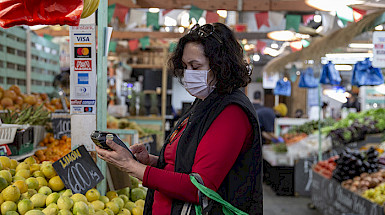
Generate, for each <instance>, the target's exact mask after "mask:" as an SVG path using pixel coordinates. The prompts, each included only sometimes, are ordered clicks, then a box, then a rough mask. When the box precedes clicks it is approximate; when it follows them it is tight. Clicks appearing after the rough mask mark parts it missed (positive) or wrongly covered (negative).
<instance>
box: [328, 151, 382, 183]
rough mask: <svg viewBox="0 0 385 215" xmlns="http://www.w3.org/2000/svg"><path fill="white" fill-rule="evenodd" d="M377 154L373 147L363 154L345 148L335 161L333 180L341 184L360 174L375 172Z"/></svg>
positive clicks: (376, 168) (376, 169)
mask: <svg viewBox="0 0 385 215" xmlns="http://www.w3.org/2000/svg"><path fill="white" fill-rule="evenodd" d="M378 154H379V153H378V152H377V151H376V150H375V149H374V148H373V147H370V148H369V149H368V150H367V151H364V152H363V153H361V152H360V151H359V150H356V149H349V148H345V149H344V151H343V152H342V153H341V154H340V157H339V158H338V159H337V160H336V163H337V166H336V169H335V170H334V171H333V178H334V179H336V180H337V181H339V182H342V181H345V180H348V179H352V178H354V177H356V176H359V175H361V174H362V173H369V174H370V173H374V172H377V171H378Z"/></svg>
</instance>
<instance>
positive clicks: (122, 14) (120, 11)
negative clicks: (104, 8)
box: [113, 4, 130, 23]
mask: <svg viewBox="0 0 385 215" xmlns="http://www.w3.org/2000/svg"><path fill="white" fill-rule="evenodd" d="M129 10H130V9H129V8H128V7H125V6H123V5H120V4H116V6H115V11H114V15H113V17H118V19H119V21H120V22H121V23H126V15H127V13H128V11H129Z"/></svg>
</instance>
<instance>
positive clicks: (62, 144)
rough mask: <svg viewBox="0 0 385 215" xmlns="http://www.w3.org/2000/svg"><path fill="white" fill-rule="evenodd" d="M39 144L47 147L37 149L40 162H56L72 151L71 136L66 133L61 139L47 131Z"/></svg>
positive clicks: (36, 154) (36, 153) (36, 155)
mask: <svg viewBox="0 0 385 215" xmlns="http://www.w3.org/2000/svg"><path fill="white" fill-rule="evenodd" d="M39 145H40V146H45V147H47V148H46V149H42V150H37V151H36V152H35V157H36V159H37V160H38V161H39V162H43V161H51V162H55V161H57V160H59V159H60V158H61V157H63V156H64V155H66V154H67V153H69V152H70V151H71V138H69V137H67V136H65V135H64V136H62V137H61V139H60V140H57V139H55V138H54V137H53V133H47V134H46V136H45V137H44V139H43V141H41V142H40V143H39Z"/></svg>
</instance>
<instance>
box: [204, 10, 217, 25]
mask: <svg viewBox="0 0 385 215" xmlns="http://www.w3.org/2000/svg"><path fill="white" fill-rule="evenodd" d="M218 21H219V14H217V13H216V12H212V11H207V13H206V23H215V22H218Z"/></svg>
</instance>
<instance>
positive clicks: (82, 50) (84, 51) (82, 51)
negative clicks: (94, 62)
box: [74, 47, 91, 58]
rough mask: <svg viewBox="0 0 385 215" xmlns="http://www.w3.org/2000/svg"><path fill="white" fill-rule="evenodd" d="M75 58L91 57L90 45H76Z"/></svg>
mask: <svg viewBox="0 0 385 215" xmlns="http://www.w3.org/2000/svg"><path fill="white" fill-rule="evenodd" d="M74 51H75V58H90V57H91V48H90V47H75V50H74Z"/></svg>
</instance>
